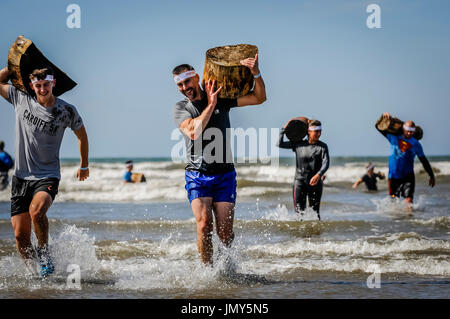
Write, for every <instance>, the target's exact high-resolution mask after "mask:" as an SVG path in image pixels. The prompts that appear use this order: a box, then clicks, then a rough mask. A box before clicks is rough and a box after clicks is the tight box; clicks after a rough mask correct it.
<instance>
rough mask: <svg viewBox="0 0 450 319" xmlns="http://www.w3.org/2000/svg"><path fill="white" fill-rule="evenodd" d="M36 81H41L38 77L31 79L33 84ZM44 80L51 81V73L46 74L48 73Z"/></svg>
mask: <svg viewBox="0 0 450 319" xmlns="http://www.w3.org/2000/svg"><path fill="white" fill-rule="evenodd" d="M37 81H41V80H39V79H34V80H31V83H33V84H34V83H36V82H37ZM44 81H51V82H53V75H50V74H48V75H47V76H46V77H45V79H44Z"/></svg>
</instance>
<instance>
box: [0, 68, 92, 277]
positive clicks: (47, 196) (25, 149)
mask: <svg viewBox="0 0 450 319" xmlns="http://www.w3.org/2000/svg"><path fill="white" fill-rule="evenodd" d="M8 77H9V72H8V69H7V68H4V69H3V70H1V71H0V95H1V96H2V97H3V98H5V99H6V100H7V101H8V102H9V103H11V104H12V105H13V106H14V109H15V112H16V137H15V139H16V145H15V149H16V165H15V170H14V176H13V179H12V187H11V222H12V227H13V229H14V235H15V238H16V244H17V249H18V251H19V253H20V255H21V256H22V258H23V259H24V260H25V264H26V265H27V267H28V268H29V269H32V268H31V267H32V266H31V265H32V263H31V261H32V259H33V258H34V257H38V259H39V263H40V267H41V270H40V275H41V276H42V277H46V276H48V275H49V274H51V273H53V271H54V265H53V262H52V259H51V257H50V253H49V249H48V232H49V226H48V219H47V215H46V213H47V210H48V209H49V208H50V206H51V205H52V203H53V201H54V199H55V196H56V194H57V193H58V186H59V180H60V179H61V173H60V164H59V149H60V146H61V142H62V138H63V135H64V130H65V129H66V127H70V128H71V129H72V130H73V131H74V133H75V135H76V137H77V139H78V144H79V149H80V155H81V163H80V167H79V168H78V171H77V177H78V179H79V180H81V181H83V180H85V179H86V178H87V177H88V176H89V168H88V149H89V146H88V137H87V134H86V130H85V127H84V125H83V121H82V119H81V117H80V116H79V115H78V112H77V110H76V108H75V107H74V106H72V105H70V104H68V103H66V102H65V101H63V100H61V99H59V98H57V97H55V96H54V95H53V87H54V86H55V85H57V84H56V83H57V82H56V81H57V79H55V78H54V73H53V70H52V69H51V68H50V67H44V68H42V69H38V70H34V71H33V72H32V73H31V74H30V76H29V79H30V82H29V85H30V87H31V88H32V89H33V91H34V93H35V95H33V96H31V95H29V94H27V93H24V92H22V91H20V90H18V89H16V88H15V87H14V86H12V85H9V84H8ZM32 225H33V228H34V232H35V234H36V238H37V241H38V245H37V247H36V251H35V250H34V249H33V247H32V244H31V240H30V238H31V226H32ZM35 253H37V256H36V254H35Z"/></svg>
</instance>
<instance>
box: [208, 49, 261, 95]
mask: <svg viewBox="0 0 450 319" xmlns="http://www.w3.org/2000/svg"><path fill="white" fill-rule="evenodd" d="M257 53H258V48H257V47H256V46H254V45H250V44H238V45H227V46H222V47H216V48H212V49H209V50H208V51H206V59H205V67H204V70H203V81H202V86H203V88H204V87H205V83H206V82H207V81H209V80H215V81H216V86H215V88H216V89H217V88H219V87H220V86H222V90H221V91H220V92H219V97H221V98H229V99H234V98H238V97H241V96H244V95H246V94H247V93H249V92H250V90H251V89H252V88H253V81H254V79H253V75H252V73H251V72H250V69H249V68H247V67H245V66H243V65H241V63H240V61H241V60H244V59H246V58H254V57H255V55H256V54H257Z"/></svg>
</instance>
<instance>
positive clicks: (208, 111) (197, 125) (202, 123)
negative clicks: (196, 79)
mask: <svg viewBox="0 0 450 319" xmlns="http://www.w3.org/2000/svg"><path fill="white" fill-rule="evenodd" d="M214 85H215V81H212V82H211V81H209V82H208V83H206V95H207V97H208V106H207V107H206V108H205V109H204V110H203V112H202V114H200V115H199V116H197V117H196V118H193V119H186V120H184V121H183V122H181V124H180V130H181V131H182V132H183V133H184V134H185V135H186V136H187V137H189V138H190V139H191V140H196V139H198V138H199V136H200V135H201V134H202V132H203V130H204V129H205V127H206V125H208V122H209V119H210V118H211V115H212V113H213V112H214V109H215V107H216V104H217V95H218V94H219V92H220V90H221V89H222V87H220V88H218V89H217V91H214Z"/></svg>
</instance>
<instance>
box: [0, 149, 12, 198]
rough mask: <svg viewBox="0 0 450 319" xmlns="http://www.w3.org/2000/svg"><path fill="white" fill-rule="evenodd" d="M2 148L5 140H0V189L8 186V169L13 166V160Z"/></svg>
mask: <svg viewBox="0 0 450 319" xmlns="http://www.w3.org/2000/svg"><path fill="white" fill-rule="evenodd" d="M4 149H5V142H3V141H0V191H2V190H4V189H5V188H6V187H8V184H9V177H8V171H9V170H10V169H11V168H13V166H14V160H13V159H12V157H11V155H9V154H8V153H7V152H5V150H4Z"/></svg>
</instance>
